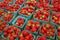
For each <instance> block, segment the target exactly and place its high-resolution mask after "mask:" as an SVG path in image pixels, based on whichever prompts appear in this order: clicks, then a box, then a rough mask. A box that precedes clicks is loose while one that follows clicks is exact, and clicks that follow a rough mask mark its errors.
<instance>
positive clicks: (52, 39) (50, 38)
mask: <svg viewBox="0 0 60 40" xmlns="http://www.w3.org/2000/svg"><path fill="white" fill-rule="evenodd" d="M45 24H48V23H47V22H46V23H43V25H45ZM49 24H50V25H51V26H53V27H54V30H56V26H55V25H54V24H52V23H49ZM43 25H42V27H43ZM42 27H41V28H40V29H39V35H41V36H42V35H44V34H42V33H41V32H42V31H41V30H42ZM55 36H56V31H54V36H53V37H52V36H50V37H49V36H47V35H46V37H47V39H49V40H55Z"/></svg>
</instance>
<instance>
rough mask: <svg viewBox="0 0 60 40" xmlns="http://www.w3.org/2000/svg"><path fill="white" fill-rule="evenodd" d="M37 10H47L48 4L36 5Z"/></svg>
mask: <svg viewBox="0 0 60 40" xmlns="http://www.w3.org/2000/svg"><path fill="white" fill-rule="evenodd" d="M37 8H40V9H41V10H49V9H50V7H49V5H48V4H42V3H41V4H38V6H37Z"/></svg>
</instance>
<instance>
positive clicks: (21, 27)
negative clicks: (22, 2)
mask: <svg viewBox="0 0 60 40" xmlns="http://www.w3.org/2000/svg"><path fill="white" fill-rule="evenodd" d="M18 18H22V19H24V23H23V25H22V26H18V25H16V21H17V19H18ZM26 23H27V19H26V18H25V17H22V16H21V15H20V16H17V17H16V18H15V19H14V21H13V22H12V24H13V25H15V26H16V27H18V28H20V29H24V27H25V25H26Z"/></svg>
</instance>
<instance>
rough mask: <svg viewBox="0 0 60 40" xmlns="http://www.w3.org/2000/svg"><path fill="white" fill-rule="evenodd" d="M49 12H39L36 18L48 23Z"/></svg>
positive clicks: (35, 15)
mask: <svg viewBox="0 0 60 40" xmlns="http://www.w3.org/2000/svg"><path fill="white" fill-rule="evenodd" d="M49 14H50V13H49V12H48V11H46V10H43V11H42V10H37V11H36V13H35V14H34V18H37V19H38V20H43V21H48V20H49V18H48V17H49Z"/></svg>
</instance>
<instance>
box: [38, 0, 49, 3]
mask: <svg viewBox="0 0 60 40" xmlns="http://www.w3.org/2000/svg"><path fill="white" fill-rule="evenodd" d="M38 1H39V2H40V3H44V4H49V2H50V1H49V0H38Z"/></svg>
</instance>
